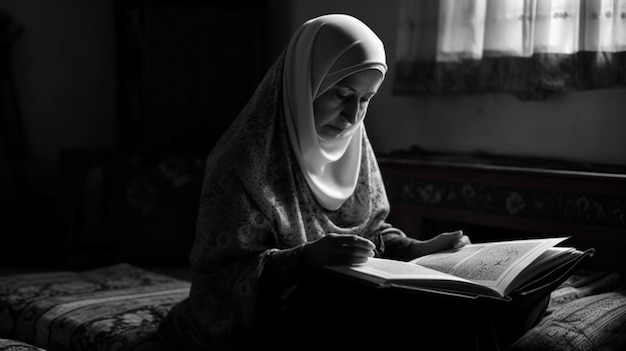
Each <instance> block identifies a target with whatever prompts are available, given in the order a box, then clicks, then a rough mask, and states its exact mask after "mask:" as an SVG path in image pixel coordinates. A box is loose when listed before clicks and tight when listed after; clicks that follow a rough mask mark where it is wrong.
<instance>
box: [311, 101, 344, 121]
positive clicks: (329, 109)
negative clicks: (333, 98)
mask: <svg viewBox="0 0 626 351" xmlns="http://www.w3.org/2000/svg"><path fill="white" fill-rule="evenodd" d="M338 111H339V108H338V107H337V106H335V104H332V103H331V102H329V101H326V100H324V99H317V100H315V101H314V102H313V118H314V120H315V126H316V127H319V126H322V125H325V124H327V123H328V122H330V121H332V120H333V119H334V118H335V116H337V115H338V114H339V112H338Z"/></svg>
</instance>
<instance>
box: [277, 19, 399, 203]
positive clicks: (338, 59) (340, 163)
mask: <svg viewBox="0 0 626 351" xmlns="http://www.w3.org/2000/svg"><path fill="white" fill-rule="evenodd" d="M366 69H375V70H378V71H379V72H381V73H382V74H383V77H384V75H385V73H386V72H387V64H386V57H385V48H384V45H383V43H382V41H381V40H380V39H379V38H378V37H377V36H376V34H375V33H374V32H372V30H371V29H370V28H368V27H367V26H366V25H365V24H364V23H363V22H361V21H359V20H358V19H356V18H354V17H352V16H347V15H338V14H332V15H325V16H321V17H317V18H314V19H311V20H309V21H307V22H306V23H304V25H302V26H301V27H300V28H299V29H298V31H297V32H296V33H295V34H294V35H293V36H292V39H291V41H290V43H289V45H288V47H287V52H286V55H285V68H284V71H285V72H286V74H285V75H284V86H285V89H284V90H283V91H284V95H283V97H284V104H285V107H284V111H285V118H286V120H287V127H288V132H289V138H290V140H291V143H292V145H293V148H294V150H295V155H296V158H297V160H298V163H299V165H300V168H301V170H302V171H303V173H304V177H305V179H306V181H307V183H308V184H309V187H310V188H311V190H312V192H313V195H314V196H315V198H316V200H317V201H318V202H319V203H320V205H322V206H323V207H324V208H326V209H329V210H336V209H337V208H339V207H340V206H341V204H342V203H343V202H344V201H345V200H346V199H347V198H348V197H349V196H350V195H352V192H353V191H354V188H355V187H356V182H357V178H358V173H359V168H360V164H359V162H360V161H361V152H362V149H361V144H362V143H361V138H362V134H363V122H362V121H359V122H358V123H356V124H354V125H352V126H351V127H350V128H348V129H347V130H346V131H344V132H343V133H342V134H341V135H340V137H338V138H336V139H332V140H328V139H324V138H323V137H321V136H320V135H318V134H317V132H316V128H315V122H314V118H313V100H315V99H316V98H317V97H319V96H320V95H322V94H323V93H324V92H326V90H328V89H329V88H330V87H332V86H333V85H334V84H336V83H337V82H339V81H340V80H341V79H343V78H345V77H347V76H349V75H351V74H353V73H356V72H360V71H363V70H366Z"/></svg>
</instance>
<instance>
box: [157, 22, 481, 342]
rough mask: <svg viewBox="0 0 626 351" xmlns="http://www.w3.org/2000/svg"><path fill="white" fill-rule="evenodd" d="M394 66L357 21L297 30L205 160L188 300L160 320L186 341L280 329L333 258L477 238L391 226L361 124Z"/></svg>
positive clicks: (242, 337)
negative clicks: (419, 236) (412, 232)
mask: <svg viewBox="0 0 626 351" xmlns="http://www.w3.org/2000/svg"><path fill="white" fill-rule="evenodd" d="M386 72H387V65H386V60H385V50H384V46H383V43H382V42H381V41H380V39H379V38H378V37H377V36H376V35H375V34H374V32H372V31H371V30H370V28H368V27H367V26H366V25H365V24H363V23H362V22H361V21H359V20H357V19H356V18H354V17H351V16H347V15H326V16H321V17H317V18H314V19H312V20H309V21H307V22H306V23H304V24H303V25H302V26H301V27H300V28H299V29H298V30H297V31H296V33H295V34H294V35H293V37H292V39H291V40H290V42H289V45H288V47H287V49H286V50H285V51H284V52H283V53H282V54H281V55H280V57H279V58H278V59H277V61H276V62H275V63H274V65H273V66H272V67H271V68H270V69H269V71H268V73H267V74H266V76H265V77H264V79H263V81H262V82H261V83H260V84H259V86H258V88H257V90H256V92H255V93H254V95H253V96H252V98H251V99H250V101H249V102H248V104H247V105H246V106H245V107H244V109H243V110H242V111H241V113H240V115H239V116H238V118H237V119H236V120H235V121H234V122H233V124H232V126H231V127H230V128H229V129H228V131H227V132H226V133H225V134H224V135H223V137H222V138H221V139H220V141H219V142H218V143H217V144H216V146H215V147H214V149H213V151H212V152H211V154H210V155H209V157H208V161H207V165H206V175H205V180H204V188H203V192H202V196H201V201H200V210H199V217H198V222H197V234H196V240H195V243H194V245H193V248H192V250H191V254H190V262H191V266H192V270H193V280H192V287H191V292H190V296H189V298H188V299H187V300H185V301H184V302H182V303H181V304H179V305H178V306H176V307H175V308H174V309H173V310H172V312H171V313H170V315H169V317H168V321H167V322H166V323H165V324H164V325H163V327H162V330H163V333H164V334H165V335H167V336H168V337H169V338H170V339H172V340H176V342H177V344H178V346H179V347H180V348H184V349H186V350H195V349H202V348H203V347H204V348H206V347H213V349H228V348H234V347H237V346H242V345H243V344H242V342H243V341H245V342H252V343H255V342H257V340H255V338H257V337H260V335H261V334H262V333H261V331H263V332H270V333H271V332H272V331H273V332H276V333H277V334H279V333H280V332H277V331H276V328H278V326H279V325H282V326H284V325H289V323H288V322H285V321H288V320H289V319H288V318H289V317H288V316H294V313H295V314H297V312H293V310H291V309H293V308H296V307H294V306H298V304H297V303H295V302H294V301H295V300H296V296H302V295H301V294H296V293H295V292H296V291H298V287H299V286H301V285H303V284H300V283H302V282H303V281H306V279H307V277H310V276H312V275H315V274H316V272H319V269H320V267H322V266H324V265H329V264H358V263H362V262H365V261H366V260H367V259H368V258H369V257H372V256H379V257H387V258H395V259H403V260H407V259H411V258H414V257H417V256H420V255H424V254H428V253H431V252H434V251H438V250H442V249H446V248H453V247H460V246H463V245H465V244H466V243H467V242H469V240H468V238H467V237H466V236H464V235H463V234H462V233H461V232H454V233H443V234H440V235H439V236H437V237H435V238H433V239H431V240H429V241H417V240H415V239H411V238H408V237H407V236H406V235H405V234H404V233H403V232H402V231H400V230H398V229H396V228H394V227H392V226H391V225H390V224H388V223H386V222H385V218H386V217H387V214H388V212H389V204H388V201H387V197H386V193H385V189H384V185H383V182H382V179H381V174H380V171H379V169H378V165H377V162H376V158H375V156H374V152H373V151H372V148H371V146H370V143H369V140H368V138H367V133H366V131H365V128H364V126H363V119H364V118H365V114H366V111H367V107H368V104H369V102H370V100H371V99H372V97H373V96H374V95H375V94H376V92H377V91H378V88H379V87H380V85H381V84H382V82H383V79H384V77H385V74H386ZM304 295H306V296H307V298H313V299H315V293H311V291H309V292H307V293H306V294H304ZM300 302H301V301H300Z"/></svg>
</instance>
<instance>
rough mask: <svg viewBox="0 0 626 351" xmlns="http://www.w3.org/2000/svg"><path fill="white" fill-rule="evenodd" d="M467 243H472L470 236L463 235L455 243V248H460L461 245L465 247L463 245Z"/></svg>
mask: <svg viewBox="0 0 626 351" xmlns="http://www.w3.org/2000/svg"><path fill="white" fill-rule="evenodd" d="M467 244H470V240H469V237H468V236H467V235H463V236H462V237H461V238H460V239H459V240H457V241H456V242H455V243H454V248H455V249H458V248H461V247H463V246H465V245H467Z"/></svg>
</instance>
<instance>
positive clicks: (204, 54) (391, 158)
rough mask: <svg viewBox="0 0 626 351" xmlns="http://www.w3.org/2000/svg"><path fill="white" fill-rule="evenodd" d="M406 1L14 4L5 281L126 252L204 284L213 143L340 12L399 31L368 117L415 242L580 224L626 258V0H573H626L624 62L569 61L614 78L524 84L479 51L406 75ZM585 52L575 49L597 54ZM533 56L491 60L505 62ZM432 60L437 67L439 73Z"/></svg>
mask: <svg viewBox="0 0 626 351" xmlns="http://www.w3.org/2000/svg"><path fill="white" fill-rule="evenodd" d="M489 1H492V0H484V3H488V2H489ZM436 2H437V0H433V1H430V0H429V1H427V3H429V4H433V3H436ZM472 2H473V3H474V2H475V3H481V1H472ZM531 2H532V3H533V4H534V3H535V2H534V1H525V3H531ZM410 3H411V1H410V0H393V1H387V0H385V1H382V0H316V1H290V0H230V1H199V0H183V1H173V0H89V1H84V0H55V1H49V0H0V45H2V48H1V51H0V55H1V57H0V64H1V65H2V67H1V70H2V71H1V72H2V75H1V79H2V82H1V85H0V89H1V95H0V99H2V100H1V101H0V107H1V111H0V247H2V254H1V255H0V277H1V276H10V275H14V274H27V273H38V272H56V271H71V272H76V271H85V270H92V269H98V268H100V267H105V266H109V265H116V264H128V265H132V266H134V267H140V268H142V269H147V270H150V271H152V272H157V273H158V274H164V275H165V276H167V277H169V278H174V279H180V280H182V281H183V282H189V281H191V275H192V273H191V270H190V268H189V253H190V249H191V247H192V245H193V243H194V236H195V230H196V220H197V215H198V206H199V200H200V192H201V188H202V184H203V183H202V182H203V175H204V171H205V162H206V159H207V156H208V154H209V153H210V151H211V150H212V148H213V146H214V144H215V143H216V142H217V140H218V139H219V138H220V136H221V135H222V134H223V133H224V131H226V129H227V128H228V127H229V126H230V124H231V122H232V121H233V120H234V119H235V118H236V117H237V115H238V114H239V112H240V110H241V109H242V108H243V107H244V105H245V104H246V102H247V101H248V99H249V98H250V96H251V95H252V94H253V93H254V92H255V89H256V87H257V84H259V82H260V81H261V79H262V78H263V77H264V75H265V73H266V71H267V70H268V68H269V67H270V65H271V64H272V63H273V62H274V60H275V59H276V58H277V57H278V56H279V55H280V54H281V52H282V51H283V49H284V48H285V46H286V45H287V44H288V42H289V39H290V36H291V34H292V33H293V32H294V31H295V30H296V29H297V28H298V27H299V26H300V24H302V23H303V22H304V21H306V20H308V19H310V18H313V17H315V16H319V15H323V14H327V13H346V14H350V15H353V16H355V17H357V18H359V19H361V20H362V21H363V22H365V23H367V24H368V25H369V26H370V27H371V28H372V30H373V31H374V32H376V33H378V35H379V36H380V38H381V40H382V41H383V42H384V44H385V50H386V55H387V63H388V66H389V70H388V72H387V77H386V80H385V82H384V83H383V85H382V86H381V88H380V90H379V91H378V94H377V96H376V98H375V100H374V102H373V103H372V105H371V107H370V108H369V110H368V115H367V116H368V117H367V119H366V120H365V126H366V127H367V133H368V136H369V140H370V142H371V144H372V148H373V149H374V152H375V153H376V156H377V158H378V163H379V166H380V171H381V174H382V176H383V179H384V182H385V187H386V192H387V196H388V198H389V202H390V208H391V210H390V214H389V217H388V221H389V222H390V223H392V224H394V225H395V226H396V227H397V228H400V229H401V230H403V231H404V232H405V233H406V234H407V235H408V236H410V237H413V238H417V239H430V238H432V237H434V236H435V235H436V234H438V233H442V232H446V231H453V230H457V229H462V230H463V231H464V232H465V233H468V234H469V235H470V237H471V238H472V242H483V241H492V240H513V239H525V238H543V237H552V236H571V239H570V241H569V242H570V243H571V244H572V245H575V246H577V247H579V248H581V249H588V248H593V249H594V250H595V252H596V253H595V255H594V257H593V259H591V260H589V266H586V267H585V268H589V269H599V270H602V271H603V272H607V271H608V272H618V273H619V274H624V271H625V268H626V259H625V258H624V255H623V252H624V248H625V246H626V137H625V136H626V41H624V40H626V39H624V38H626V36H625V35H624V34H623V32H626V30H624V29H623V28H626V20H625V18H626V5H625V2H624V1H618V0H615V1H600V0H598V1H591V0H579V1H578V2H576V3H577V4H579V6H580V8H581V9H585V10H586V11H591V10H588V8H590V7H591V6H596V5H594V4H601V6H609V5H607V4H609V3H610V6H614V7H612V9H614V11H615V12H614V16H613V15H612V16H608V15H607V17H611V18H615V26H616V28H617V29H615V30H614V32H613V33H614V37H615V38H616V39H615V40H616V41H619V40H620V39H619V38H620V37H619V35H618V34H615V33H618V32H619V31H618V29H619V28H622V30H621V31H622V32H619V33H622V34H621V35H622V37H621V38H622V41H624V43H622V44H623V47H622V48H621V49H619V50H618V49H616V50H615V52H613V53H612V54H613V56H610V57H611V58H612V59H613V60H614V62H615V64H614V65H615V67H617V68H615V69H614V70H612V71H610V73H608V74H605V73H603V72H600V73H598V72H599V71H594V68H590V69H588V70H587V71H584V70H579V71H577V72H576V74H574V75H575V76H576V77H578V78H579V77H581V76H584V77H591V78H592V79H591V80H592V81H593V78H594V77H596V78H597V77H599V76H601V75H602V74H605V75H608V76H610V77H615V80H616V81H618V82H617V83H615V84H613V83H610V84H608V83H606V84H605V85H602V84H604V83H603V82H606V80H605V81H603V82H601V83H598V81H599V80H600V78H598V79H597V80H596V81H593V82H587V83H586V84H587V85H581V84H579V85H576V86H575V87H574V88H572V87H571V86H567V87H566V88H559V89H553V90H550V89H545V86H544V87H541V88H537V89H534V90H533V89H529V90H526V91H524V92H522V93H520V92H519V91H512V88H511V87H512V86H513V85H514V84H515V83H516V82H510V81H509V82H506V81H505V82H500V83H501V86H498V87H496V88H495V89H493V88H492V87H491V86H489V87H488V88H485V86H487V85H488V84H487V83H484V84H483V85H480V84H479V83H476V84H474V83H475V82H476V81H477V80H476V79H475V77H473V76H470V75H468V76H463V77H461V76H459V74H461V73H463V72H464V70H468V67H470V65H469V64H467V63H464V66H463V67H462V68H461V69H458V68H459V67H456V66H454V64H450V65H445V64H442V65H440V66H437V68H433V67H434V66H433V65H432V63H428V64H430V66H429V65H424V66H423V67H426V68H427V70H426V71H427V73H423V72H421V71H419V69H416V71H412V70H413V69H415V67H413V66H410V67H409V65H408V63H407V62H408V61H405V60H407V59H406V58H407V57H408V56H410V55H412V54H411V53H410V52H409V51H410V49H408V46H409V45H408V44H407V43H409V42H410V40H411V39H410V38H408V36H407V35H408V34H406V33H407V31H408V32H410V31H411V30H414V28H415V27H416V26H417V27H419V25H420V24H419V23H418V24H417V25H416V23H417V22H415V21H416V19H415V18H411V19H406V18H408V17H409V16H408V15H407V13H409V11H410V10H411V7H410V5H409V4H410ZM425 3H426V2H425ZM554 3H555V2H554ZM585 4H586V5H585ZM422 6H424V7H423V8H427V6H425V5H423V4H422ZM585 6H587V7H585ZM597 6H600V5H597ZM620 6H621V7H620ZM620 9H621V10H620ZM581 11H582V10H581ZM607 11H608V10H607ZM619 11H621V12H619ZM604 13H606V12H604ZM594 14H595V12H594ZM424 16H426V15H424ZM601 16H602V12H601V13H600V17H601ZM620 16H621V17H620ZM423 18H426V17H423ZM403 19H406V22H403ZM620 20H621V22H619V21H620ZM411 21H413V22H411ZM407 23H408V24H407ZM403 25H405V27H403ZM580 26H581V28H582V27H584V26H583V25H582V24H581V25H580ZM619 26H622V27H619ZM407 28H409V29H407ZM407 38H408V39H407ZM580 40H581V43H582V42H583V39H580ZM581 45H582V44H581ZM616 45H617V44H616ZM620 50H621V51H620ZM583 51H585V50H582V49H581V52H583ZM598 51H601V50H599V49H598ZM588 52H589V50H586V52H585V53H581V54H580V55H578V56H576V57H577V58H578V59H580V60H581V61H584V62H592V61H594V60H595V58H596V57H597V56H593V53H592V54H589V53H588ZM539 56H541V55H539ZM536 57H537V56H533V58H536ZM523 60H526V58H525V59H522V60H517V59H516V60H512V61H498V60H495V59H494V60H493V61H489V60H484V61H486V62H487V64H491V65H492V66H487V67H490V68H493V67H498V69H501V70H502V71H498V72H506V69H507V67H511V66H514V65H515V64H516V63H519V62H522V61H523ZM539 61H540V59H538V60H536V61H535V63H536V62H539ZM494 62H495V63H494ZM503 62H504V63H503ZM511 62H513V64H511ZM524 62H530V60H526V61H524ZM487 64H486V65H487ZM531 64H532V63H531ZM567 64H568V63H567V62H566V63H565V64H563V65H562V66H560V67H559V69H561V68H563V67H565V68H563V69H564V70H567V69H568V68H569V66H567ZM524 65H528V64H527V63H524ZM533 67H534V66H533ZM585 67H587V66H585ZM593 67H595V66H593ZM470 68H471V67H470ZM448 70H449V71H448ZM487 70H489V68H488V69H487ZM418 71H419V72H418ZM416 72H417V73H416ZM432 72H438V73H441V76H443V79H442V81H440V82H435V83H432V84H431V85H428V86H426V83H424V82H426V81H427V79H426V78H424V77H426V76H428V77H430V78H432V77H431V76H429V74H431V73H432ZM448 72H452V73H449V76H446V74H447V73H448ZM472 72H473V71H472ZM548 73H550V72H548ZM570 73H571V72H570ZM420 74H424V75H421V76H420ZM533 74H534V73H532V74H528V75H529V76H533ZM502 75H504V73H502ZM523 75H524V73H522V74H520V76H523ZM407 77H408V78H407ZM415 77H418V78H419V79H417V80H418V81H420V82H419V83H416V82H413V81H412V80H411V79H413V78H415ZM490 77H493V76H490ZM533 77H534V76H533ZM602 77H604V76H602ZM522 78H527V77H522ZM522 78H520V80H521V79H522ZM446 79H448V80H446ZM503 80H506V78H505V79H503ZM581 80H582V78H581ZM450 81H454V84H452V83H450ZM407 82H408V83H407ZM412 82H413V83H412ZM437 84H440V85H437ZM455 84H456V85H455ZM594 84H597V85H594ZM446 85H449V86H448V87H446ZM477 85H480V87H478V88H477V87H476V86H477ZM442 86H444V88H442ZM446 88H450V89H451V90H450V91H442V90H445V89H446ZM516 88H517V87H516ZM454 89H457V90H454ZM481 89H482V90H481ZM418 90H419V91H418ZM618 273H616V274H618ZM611 277H613V276H611ZM0 281H1V280H0ZM1 290H2V289H1V287H0V291H1ZM620 296H621V295H620ZM0 302H1V300H0ZM1 307H2V304H1V303H0V310H1ZM622 310H624V308H622ZM623 315H624V316H626V312H625V313H623ZM2 316H3V315H2V314H0V318H2ZM623 319H624V320H626V318H623ZM622 328H623V329H622V330H626V323H623V322H622ZM0 329H1V328H0ZM2 337H3V335H2V334H0V338H2ZM622 338H623V337H622ZM622 341H623V340H622ZM624 344H626V342H625V343H624Z"/></svg>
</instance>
